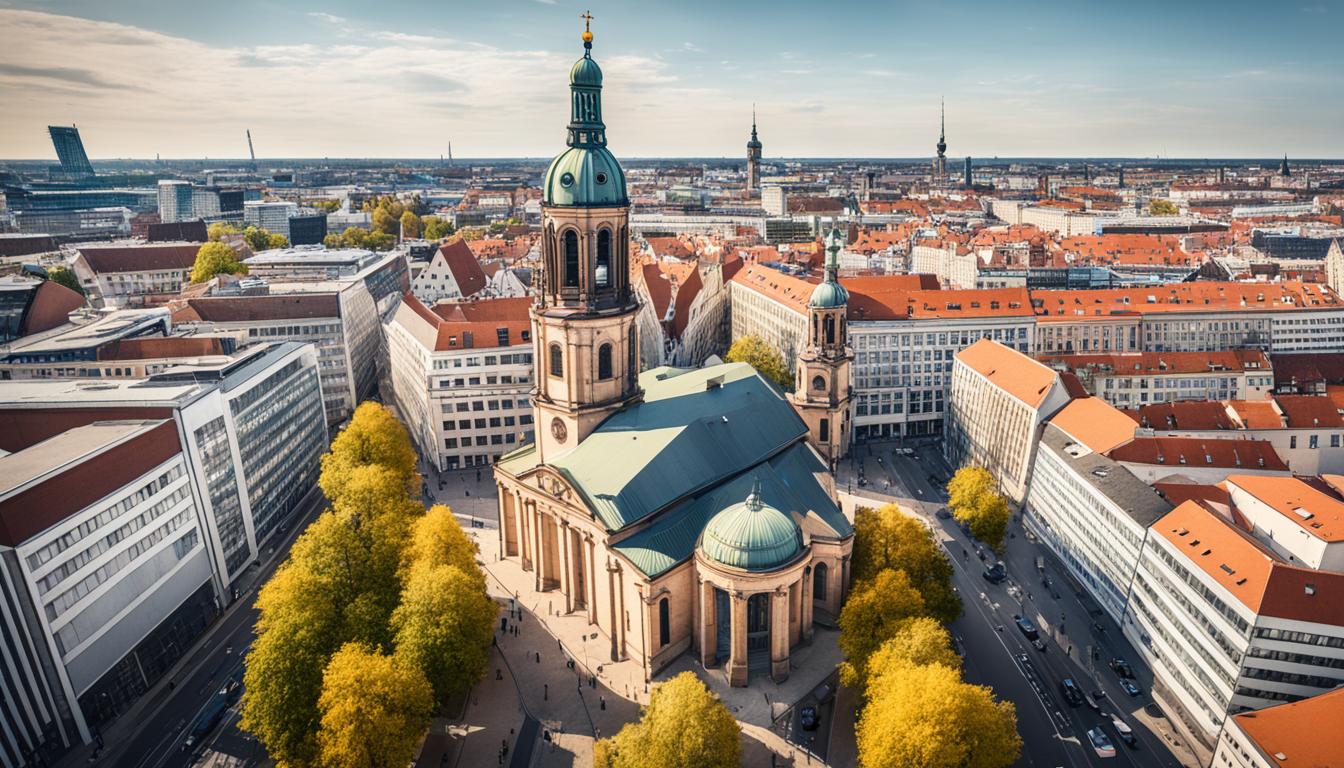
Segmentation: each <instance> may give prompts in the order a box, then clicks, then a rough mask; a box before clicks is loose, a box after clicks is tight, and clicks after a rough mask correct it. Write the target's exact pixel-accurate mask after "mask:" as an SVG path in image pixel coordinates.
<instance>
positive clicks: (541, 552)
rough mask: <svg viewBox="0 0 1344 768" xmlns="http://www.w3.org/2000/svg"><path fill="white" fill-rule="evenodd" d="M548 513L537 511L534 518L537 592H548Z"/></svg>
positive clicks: (534, 559)
mask: <svg viewBox="0 0 1344 768" xmlns="http://www.w3.org/2000/svg"><path fill="white" fill-rule="evenodd" d="M545 525H546V513H545V512H542V511H541V510H539V509H538V510H536V512H535V513H534V514H533V517H532V570H533V571H534V575H535V576H536V590H537V591H538V592H544V591H546V531H545V527H544V526H545Z"/></svg>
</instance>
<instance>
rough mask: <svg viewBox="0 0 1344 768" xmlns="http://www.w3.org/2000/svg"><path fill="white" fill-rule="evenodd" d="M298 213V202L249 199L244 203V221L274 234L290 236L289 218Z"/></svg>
mask: <svg viewBox="0 0 1344 768" xmlns="http://www.w3.org/2000/svg"><path fill="white" fill-rule="evenodd" d="M298 213H299V206H298V204H296V203H291V202H287V201H283V200H248V201H246V202H244V203H243V222H244V223H245V224H247V225H249V226H253V227H260V228H262V229H264V230H266V231H267V232H270V233H271V234H273V235H284V236H285V237H289V219H290V217H292V216H297V215H298Z"/></svg>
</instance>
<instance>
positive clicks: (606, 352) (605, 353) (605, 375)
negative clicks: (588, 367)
mask: <svg viewBox="0 0 1344 768" xmlns="http://www.w3.org/2000/svg"><path fill="white" fill-rule="evenodd" d="M597 378H598V379H600V380H601V381H606V380H607V379H610V378H611V345H610V344H603V345H602V346H600V347H598V348H597Z"/></svg>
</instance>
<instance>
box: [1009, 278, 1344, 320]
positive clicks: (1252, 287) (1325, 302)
mask: <svg viewBox="0 0 1344 768" xmlns="http://www.w3.org/2000/svg"><path fill="white" fill-rule="evenodd" d="M1150 298H1151V299H1152V300H1151V301H1150V300H1149V299H1150ZM1031 299H1032V303H1033V304H1034V305H1035V306H1036V314H1037V315H1040V316H1042V317H1049V318H1056V317H1058V318H1064V317H1068V318H1073V317H1088V318H1096V317H1107V316H1111V315H1116V314H1149V313H1157V312H1214V311H1285V310H1293V309H1310V308H1324V307H1344V300H1341V299H1340V297H1339V296H1338V295H1337V294H1336V293H1335V292H1334V291H1333V290H1331V289H1330V288H1328V287H1327V286H1324V285H1318V284H1315V283H1292V282H1285V283H1172V284H1168V285H1163V286H1160V287H1148V288H1098V289H1088V290H1076V291H1059V290H1039V291H1033V292H1032V294H1031Z"/></svg>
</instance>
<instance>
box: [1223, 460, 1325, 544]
mask: <svg viewBox="0 0 1344 768" xmlns="http://www.w3.org/2000/svg"><path fill="white" fill-rule="evenodd" d="M1227 482H1228V484H1230V485H1233V486H1236V487H1237V488H1240V489H1242V490H1243V491H1245V492H1246V493H1249V494H1250V495H1252V496H1254V497H1255V498H1256V499H1257V500H1259V501H1260V502H1261V503H1263V504H1265V505H1266V506H1268V507H1269V508H1271V509H1273V510H1274V511H1275V512H1278V513H1279V514H1280V515H1283V517H1284V518H1285V519H1287V520H1288V521H1290V522H1293V523H1296V524H1297V525H1298V526H1299V527H1301V528H1302V532H1303V533H1305V534H1307V535H1308V536H1311V537H1313V538H1317V539H1321V540H1323V541H1327V542H1334V541H1344V502H1341V501H1339V500H1338V499H1336V498H1334V497H1333V496H1329V495H1327V494H1324V493H1322V492H1320V491H1318V490H1316V489H1315V488H1312V487H1311V486H1310V485H1308V484H1306V483H1304V482H1302V481H1301V480H1298V479H1297V478H1295V477H1269V476H1265V475H1228V477H1227Z"/></svg>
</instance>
